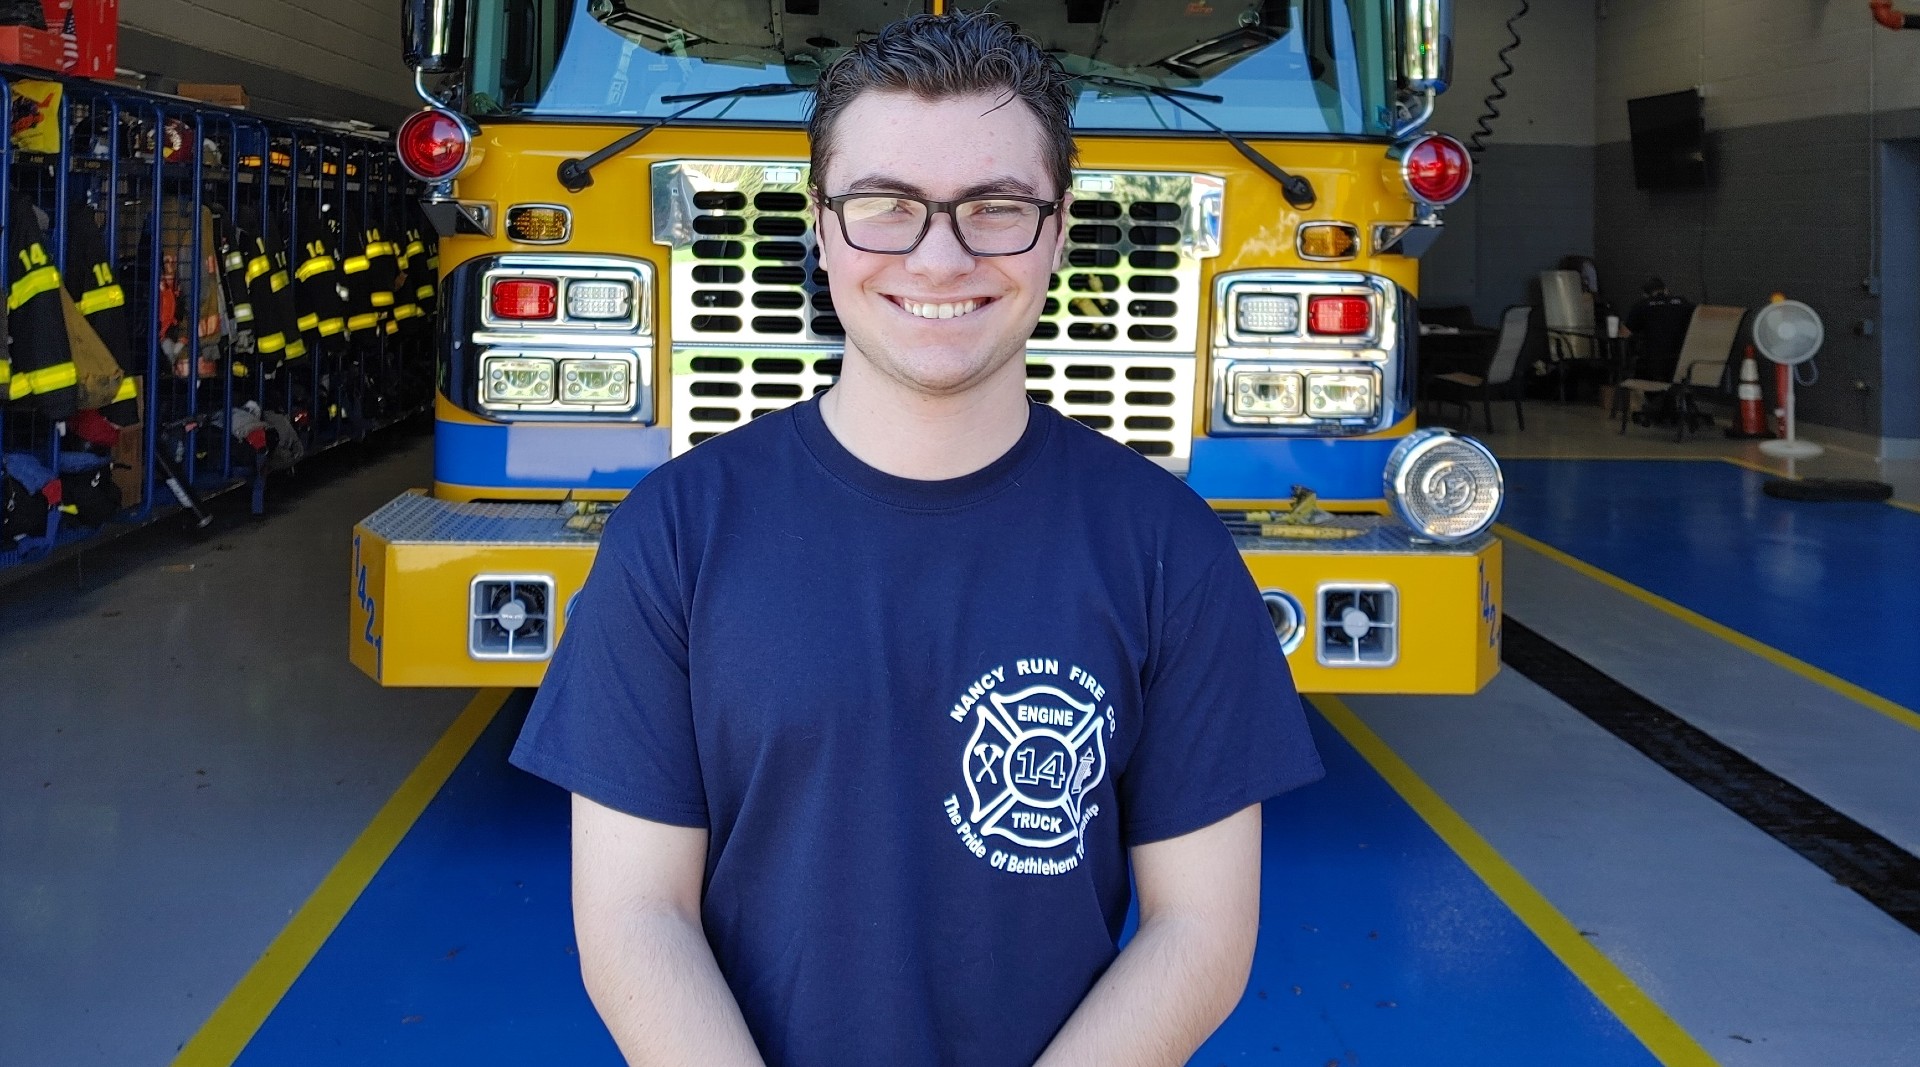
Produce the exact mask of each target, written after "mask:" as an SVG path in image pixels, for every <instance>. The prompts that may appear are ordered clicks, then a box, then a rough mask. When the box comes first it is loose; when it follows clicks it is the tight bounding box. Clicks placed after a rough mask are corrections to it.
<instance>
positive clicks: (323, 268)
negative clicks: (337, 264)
mask: <svg viewBox="0 0 1920 1067" xmlns="http://www.w3.org/2000/svg"><path fill="white" fill-rule="evenodd" d="M332 269H333V257H332V256H314V257H313V258H312V259H309V260H307V261H306V262H305V263H302V264H300V266H299V268H298V269H296V270H295V271H294V272H293V276H294V277H295V278H298V279H300V280H301V281H303V282H304V281H306V280H307V279H308V278H311V277H313V276H314V275H316V274H325V273H326V272H328V271H330V270H332Z"/></svg>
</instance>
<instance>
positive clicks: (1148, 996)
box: [1034, 919, 1252, 1067]
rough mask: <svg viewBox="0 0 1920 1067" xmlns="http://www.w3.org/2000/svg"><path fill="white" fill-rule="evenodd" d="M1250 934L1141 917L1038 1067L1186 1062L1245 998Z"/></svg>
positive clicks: (1150, 1066)
mask: <svg viewBox="0 0 1920 1067" xmlns="http://www.w3.org/2000/svg"><path fill="white" fill-rule="evenodd" d="M1251 966H1252V950H1251V947H1250V939H1247V938H1242V937H1236V936H1235V935H1234V933H1233V932H1232V931H1230V930H1222V929H1221V928H1220V926H1219V925H1218V924H1208V923H1203V922H1198V921H1194V920H1186V919H1163V920H1161V921H1159V922H1157V923H1142V924H1141V926H1140V929H1139V931H1138V932H1137V933H1136V934H1135V935H1134V938H1133V940H1132V941H1129V942H1128V943H1127V947H1126V948H1125V949H1124V950H1123V951H1122V952H1121V953H1120V956H1119V958H1118V959H1116V960H1114V961H1113V966H1111V967H1109V968H1107V973H1106V974H1105V975H1103V976H1101V978H1100V981H1098V982H1097V983H1095V984H1094V987H1093V990H1092V991H1091V992H1089V993H1088V994H1087V997H1086V999H1085V1000H1083V1001H1081V1003H1080V1007H1079V1008H1078V1009H1077V1010H1076V1011H1074V1013H1073V1015H1072V1017H1070V1018H1069V1019H1068V1020H1067V1024H1066V1025H1065V1026H1063V1027H1061V1028H1060V1033H1059V1034H1057V1035H1055V1037H1054V1039H1053V1042H1052V1043H1051V1044H1049V1045H1048V1046H1047V1051H1046V1053H1045V1054H1044V1055H1042V1056H1041V1057H1040V1060H1039V1062H1038V1063H1036V1064H1035V1065H1034V1067H1180V1065H1182V1064H1185V1063H1186V1062H1187V1059H1188V1057H1190V1056H1192V1055H1193V1052H1194V1050H1195V1049H1197V1048H1199V1047H1200V1045H1201V1043H1203V1042H1204V1041H1206V1039H1207V1037H1208V1036H1209V1035H1211V1034H1212V1033H1213V1031H1214V1030H1215V1029H1216V1028H1218V1027H1219V1025H1220V1023H1221V1022H1222V1021H1223V1020H1225V1019H1226V1017H1227V1015H1228V1014H1229V1013H1230V1012H1232V1011H1233V1007H1234V1005H1235V1004H1238V1003H1239V1002H1240V995H1241V994H1242V993H1243V992H1245V990H1246V987H1247V972H1248V969H1249V968H1250V967H1251Z"/></svg>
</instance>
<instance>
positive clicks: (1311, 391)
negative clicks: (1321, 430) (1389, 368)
mask: <svg viewBox="0 0 1920 1067" xmlns="http://www.w3.org/2000/svg"><path fill="white" fill-rule="evenodd" d="M1373 412H1374V396H1373V379H1372V378H1371V377H1369V376H1368V375H1365V374H1310V375H1308V376H1307V414H1308V415H1311V416H1313V417H1314V418H1316V419H1351V418H1365V417H1369V416H1371V415H1372V414H1373Z"/></svg>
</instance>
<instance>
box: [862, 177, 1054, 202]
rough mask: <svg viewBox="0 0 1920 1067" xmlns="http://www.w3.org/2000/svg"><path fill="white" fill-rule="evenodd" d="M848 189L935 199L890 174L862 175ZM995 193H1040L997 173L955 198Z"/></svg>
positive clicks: (1027, 194) (961, 191)
mask: <svg viewBox="0 0 1920 1067" xmlns="http://www.w3.org/2000/svg"><path fill="white" fill-rule="evenodd" d="M847 190H848V191H849V192H888V193H906V194H907V195H908V196H920V197H926V198H927V199H929V200H932V199H935V198H934V197H931V196H927V191H926V190H925V189H924V188H922V187H920V186H918V185H915V184H914V183H912V182H910V181H907V180H906V179H904V178H896V177H893V176H892V175H890V174H879V173H876V174H866V175H862V176H860V177H858V178H855V179H854V180H853V181H852V182H851V183H850V184H848V186H847ZM995 193H1008V194H1011V195H1014V196H1032V197H1037V196H1039V195H1040V194H1039V193H1038V192H1037V191H1036V190H1035V189H1034V187H1033V185H1032V184H1031V183H1029V182H1027V181H1025V180H1024V179H1021V178H1016V177H1013V176H1012V175H1010V174H996V175H994V176H993V177H990V178H986V179H983V180H981V181H977V182H974V183H973V184H972V185H969V186H967V187H966V188H964V189H962V190H960V193H959V195H958V196H956V197H954V199H956V200H964V199H966V198H967V197H969V196H991V195H993V194H995Z"/></svg>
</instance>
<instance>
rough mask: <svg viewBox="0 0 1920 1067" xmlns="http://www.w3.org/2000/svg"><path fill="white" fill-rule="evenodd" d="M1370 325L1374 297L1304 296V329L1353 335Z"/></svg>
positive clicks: (1367, 328)
mask: <svg viewBox="0 0 1920 1067" xmlns="http://www.w3.org/2000/svg"><path fill="white" fill-rule="evenodd" d="M1371 329H1373V301H1372V300H1369V299H1368V298H1366V297H1364V296H1315V297H1309V298H1308V299H1307V331H1308V332H1309V333H1316V334H1322V335H1325V336H1332V337H1354V336H1357V335H1359V334H1363V333H1366V332H1367V331H1369V330H1371Z"/></svg>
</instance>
